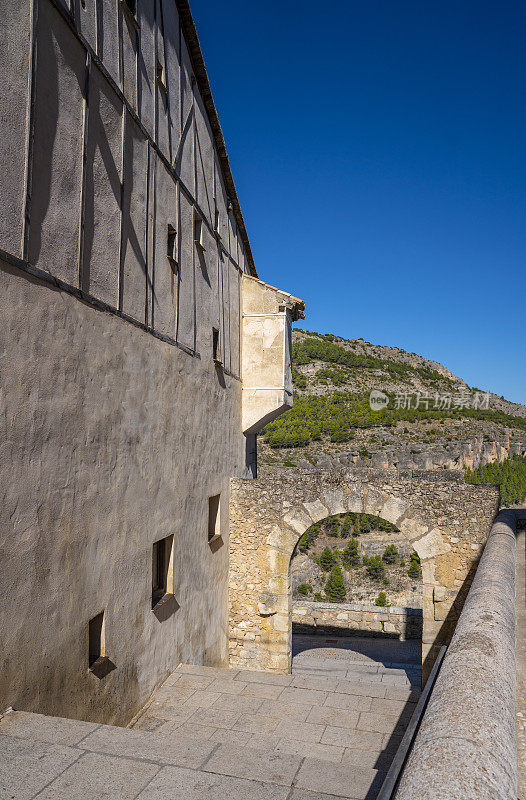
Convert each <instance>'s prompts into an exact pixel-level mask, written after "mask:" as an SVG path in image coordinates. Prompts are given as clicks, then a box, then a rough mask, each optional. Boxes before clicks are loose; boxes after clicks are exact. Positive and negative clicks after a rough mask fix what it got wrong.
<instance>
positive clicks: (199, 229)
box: [194, 211, 205, 253]
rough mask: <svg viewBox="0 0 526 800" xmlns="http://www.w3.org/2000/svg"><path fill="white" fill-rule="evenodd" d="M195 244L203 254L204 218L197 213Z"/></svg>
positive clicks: (195, 216)
mask: <svg viewBox="0 0 526 800" xmlns="http://www.w3.org/2000/svg"><path fill="white" fill-rule="evenodd" d="M194 242H195V244H196V245H197V247H198V248H199V250H201V251H202V252H203V253H204V251H205V247H204V244H203V242H204V238H203V220H202V217H201V216H200V215H199V214H198V213H197V211H196V212H195V215H194Z"/></svg>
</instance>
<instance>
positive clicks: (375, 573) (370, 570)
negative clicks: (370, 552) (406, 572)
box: [366, 556, 385, 581]
mask: <svg viewBox="0 0 526 800" xmlns="http://www.w3.org/2000/svg"><path fill="white" fill-rule="evenodd" d="M366 572H367V574H368V575H369V577H370V578H373V579H374V580H375V581H379V580H381V579H382V578H383V577H384V573H385V566H384V562H383V561H382V556H371V558H369V559H367V566H366Z"/></svg>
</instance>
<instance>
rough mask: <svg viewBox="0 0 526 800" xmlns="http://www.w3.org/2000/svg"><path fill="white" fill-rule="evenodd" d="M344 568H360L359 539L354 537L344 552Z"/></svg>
mask: <svg viewBox="0 0 526 800" xmlns="http://www.w3.org/2000/svg"><path fill="white" fill-rule="evenodd" d="M342 562H343V566H344V567H346V568H347V569H350V568H351V567H359V566H360V551H359V550H358V539H357V538H356V536H352V537H351V538H350V539H349V543H348V545H347V547H346V548H345V549H344V550H343V552H342Z"/></svg>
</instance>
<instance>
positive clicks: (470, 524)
mask: <svg viewBox="0 0 526 800" xmlns="http://www.w3.org/2000/svg"><path fill="white" fill-rule="evenodd" d="M459 477H460V476H451V475H450V474H449V475H447V476H446V475H444V476H442V479H441V480H439V479H437V474H436V472H429V473H428V472H423V473H413V472H410V473H407V474H402V473H399V472H396V471H394V470H391V471H389V470H378V471H376V470H365V471H362V472H361V473H360V472H353V473H344V472H334V471H321V470H320V471H316V470H313V471H306V470H304V471H303V470H302V471H295V472H294V473H290V472H289V473H285V472H281V471H277V470H276V471H275V472H269V473H268V474H267V475H265V476H264V477H262V478H258V479H256V480H254V481H237V480H234V481H232V487H231V509H230V577H229V628H230V629H229V658H230V665H231V666H233V667H235V666H237V667H247V668H253V669H265V670H274V671H278V672H289V671H290V667H291V652H292V649H291V647H292V634H291V625H290V607H291V602H290V600H291V587H290V572H289V565H290V559H291V556H292V553H293V550H294V548H295V546H296V544H297V542H298V540H299V538H300V537H301V536H302V535H303V533H305V531H306V530H307V529H308V528H309V527H310V526H311V525H312V524H314V523H315V522H318V521H320V520H321V519H324V518H325V517H328V516H332V515H334V514H342V513H345V512H347V511H352V512H355V513H367V514H373V515H375V516H379V517H382V518H383V519H386V520H388V521H389V522H392V523H393V524H394V525H396V527H397V528H399V529H400V531H401V532H402V533H404V534H405V535H406V536H407V538H408V540H409V541H410V542H411V544H412V546H413V547H414V548H415V550H416V552H417V553H418V555H419V556H420V560H421V565H422V582H423V637H422V641H423V645H422V651H423V657H424V658H426V657H427V663H426V664H425V667H426V668H427V669H428V668H429V665H430V663H431V662H432V661H433V660H434V653H435V652H436V651H437V650H438V648H439V647H440V646H441V644H442V643H443V642H444V641H447V640H448V639H449V638H450V636H451V633H452V630H453V629H454V622H455V621H456V619H457V618H458V613H459V612H460V607H461V603H460V602H459V600H460V601H462V599H463V596H465V594H466V593H467V589H468V588H469V584H470V582H471V577H472V574H473V572H474V569H475V568H476V563H477V562H478V558H479V557H480V553H481V551H482V548H483V545H484V542H485V540H486V537H487V535H488V533H489V529H490V526H491V522H492V520H493V517H494V514H495V512H496V510H497V508H498V491H497V490H496V489H495V487H482V486H471V485H468V484H465V483H464V482H463V481H462V480H460V479H459ZM466 584H467V585H466ZM459 606H460V607H459Z"/></svg>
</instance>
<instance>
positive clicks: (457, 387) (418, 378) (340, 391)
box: [259, 329, 526, 470]
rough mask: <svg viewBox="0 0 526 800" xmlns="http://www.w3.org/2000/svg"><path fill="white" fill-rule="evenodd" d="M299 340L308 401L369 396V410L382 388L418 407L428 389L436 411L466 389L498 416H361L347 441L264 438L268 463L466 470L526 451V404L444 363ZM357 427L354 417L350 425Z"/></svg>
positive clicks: (298, 380)
mask: <svg viewBox="0 0 526 800" xmlns="http://www.w3.org/2000/svg"><path fill="white" fill-rule="evenodd" d="M293 340H294V377H295V390H296V391H297V392H298V393H299V394H300V396H301V397H302V398H312V402H319V401H323V400H329V401H330V400H331V399H334V397H335V396H337V395H343V396H344V398H346V399H344V401H343V402H344V404H345V403H346V402H348V398H353V399H354V398H358V399H360V398H361V400H362V403H363V405H364V407H365V408H366V409H367V410H368V409H369V402H368V400H369V393H370V392H371V391H372V390H373V389H376V390H379V391H381V392H384V393H386V394H387V395H389V397H390V406H389V408H393V407H395V403H398V404H401V403H402V397H403V398H405V399H404V401H403V402H410V403H411V405H410V408H412V409H413V408H414V407H415V405H416V400H417V396H418V394H419V393H420V395H421V396H426V395H427V396H428V397H430V398H432V399H431V400H430V401H429V409H430V410H433V409H434V406H435V398H436V397H438V398H439V400H438V402H440V398H444V397H446V396H450V397H451V398H452V406H451V407H453V405H454V401H455V397H460V395H461V394H464V396H465V397H467V396H469V398H470V402H471V401H472V399H473V397H474V395H475V394H478V395H479V397H482V396H483V397H484V404H485V407H486V408H487V410H488V411H489V412H491V413H489V414H488V415H486V418H484V417H483V415H479V416H478V417H477V416H473V415H471V416H470V415H469V414H467V415H465V416H462V415H458V414H457V415H456V416H455V415H451V416H447V415H446V416H444V417H443V418H441V419H436V418H433V416H432V414H425V413H422V414H420V413H418V414H414V415H413V418H410V419H400V420H396V421H395V423H394V424H390V425H385V426H381V425H377V424H375V425H370V424H368V423H367V424H362V423H363V420H362V421H360V420H358V421H357V424H356V425H355V427H354V429H353V431H352V435H351V436H349V437H347V439H348V440H347V441H342V442H337V441H331V438H334V437H330V436H329V435H325V434H324V435H322V437H321V439H319V440H317V441H315V440H312V439H311V441H310V442H309V443H308V444H307V445H304V446H299V447H294V448H291V447H289V448H280V447H269V444H268V442H267V441H266V440H265V436H264V435H263V436H261V437H260V439H259V453H260V461H261V463H263V464H276V465H277V464H280V465H285V466H288V467H289V468H294V467H295V466H297V467H301V468H304V469H305V468H307V469H308V468H309V466H316V467H327V468H328V467H335V466H339V465H340V466H344V467H349V466H353V465H356V466H358V467H373V468H378V469H388V468H398V469H417V470H421V469H425V470H429V469H448V470H464V469H466V468H468V467H469V468H470V469H474V468H476V467H478V466H481V465H484V464H488V463H490V462H494V461H503V460H504V459H506V458H508V457H509V456H512V455H521V456H524V455H526V406H523V405H519V404H517V403H511V402H509V401H507V400H505V399H504V398H503V397H499V396H497V395H494V394H491V393H484V392H483V390H481V389H475V388H474V387H469V386H468V385H467V384H466V382H465V381H463V380H462V379H461V378H459V377H457V376H455V375H453V373H452V372H451V371H450V370H449V369H447V368H446V367H444V366H443V365H442V364H439V363H438V362H436V361H432V360H430V359H426V358H424V357H423V356H419V355H417V354H416V353H407V352H405V351H404V350H401V349H400V348H397V347H385V346H381V345H373V344H370V343H369V342H366V341H364V340H363V339H357V340H352V341H350V340H345V339H341V338H339V337H336V336H332V335H330V334H325V335H323V336H322V335H319V334H312V333H309V332H307V331H302V330H298V329H296V330H295V331H294V334H293ZM313 342H314V343H318V344H319V345H320V347H319V348H318V350H319V352H317V350H316V347H312V343H313ZM309 343H310V350H309ZM328 346H330V347H332V348H333V349H334V348H336V350H335V351H334V350H333V352H329V353H328V354H324V352H323V348H327V347H328ZM322 357H323V358H324V359H332V360H322ZM397 397H398V399H396V398H397ZM316 398H319V399H320V400H319V401H318V400H316ZM408 398H409V399H408ZM420 410H421V411H422V406H420ZM293 413H294V412H293ZM435 417H436V415H435ZM354 424H355V423H354V422H353V420H352V419H351V422H350V425H351V426H353V425H354Z"/></svg>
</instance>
